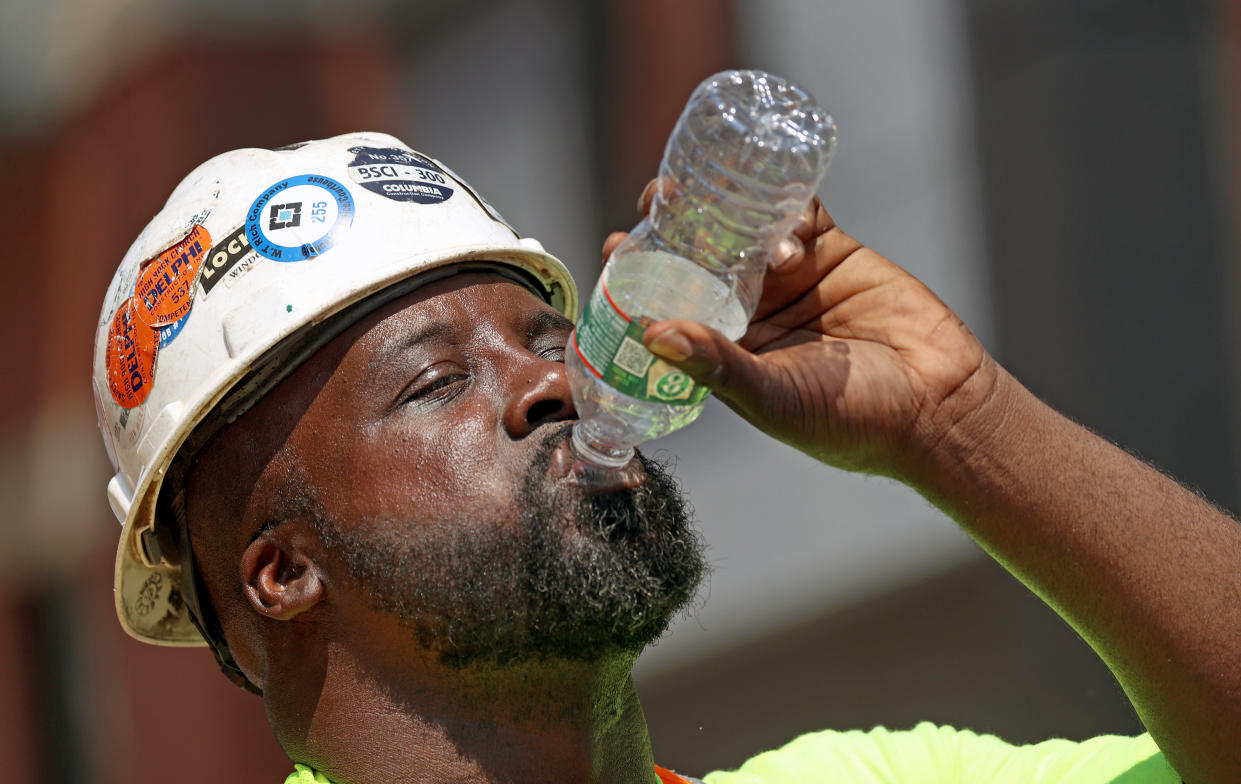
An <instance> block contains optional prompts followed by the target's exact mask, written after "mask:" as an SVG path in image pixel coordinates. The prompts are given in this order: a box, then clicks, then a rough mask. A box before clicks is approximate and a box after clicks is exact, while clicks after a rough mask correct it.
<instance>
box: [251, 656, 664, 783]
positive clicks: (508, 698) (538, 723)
mask: <svg viewBox="0 0 1241 784" xmlns="http://www.w3.org/2000/svg"><path fill="white" fill-rule="evenodd" d="M324 654H325V655H324V656H323V657H322V658H320V659H319V667H318V672H317V673H303V675H305V676H308V677H309V680H307V678H306V677H294V678H289V679H287V681H286V682H287V683H289V684H290V686H291V688H289V689H287V690H285V692H286V693H284V694H281V690H280V689H279V688H272V686H273V685H272V684H270V683H269V688H268V695H267V697H266V701H267V710H268V716H269V719H270V720H271V723H272V726H273V728H274V729H275V730H276V734H277V737H278V738H279V739H280V742H281V744H282V745H283V746H284V748H285V750H286V751H287V752H288V753H289V755H290V756H291V757H292V758H293V759H294V760H295V761H298V762H303V763H305V764H307V765H311V766H312V767H314V768H316V769H318V770H320V771H322V772H323V773H324V774H325V775H327V776H328V777H329V778H331V779H332V780H333V781H334V782H336V784H372V782H374V784H380V783H381V782H382V784H397V783H398V782H449V781H451V782H480V783H482V782H499V781H504V782H511V783H512V784H519V783H520V782H539V783H540V784H544V783H545V782H598V783H600V784H613V783H615V784H631V783H633V782H643V784H650V783H651V782H654V781H655V775H654V771H653V764H654V763H653V759H652V754H651V748H650V741H649V740H648V737H647V730H646V719H645V717H644V716H643V713H642V707H641V705H640V704H639V703H638V696H637V692H636V691H635V690H634V687H633V680H632V677H631V675H630V670H631V668H632V666H633V659H634V657H633V656H632V655H620V656H617V657H615V658H612V659H609V660H606V661H601V662H591V663H581V662H563V661H553V662H538V663H524V664H517V665H511V666H505V667H494V666H493V667H484V666H471V667H465V668H453V667H445V666H443V665H441V664H439V663H438V662H430V661H418V662H417V666H412V667H411V666H410V664H411V662H409V661H408V660H405V661H404V662H401V663H395V664H396V666H380V665H381V664H393V663H392V662H382V663H381V662H366V661H362V660H361V659H360V658H359V656H358V655H357V651H356V649H354V648H352V647H348V648H347V647H345V646H335V645H334V646H329V647H328V648H327V649H326V650H325V651H324ZM315 658H318V657H315ZM316 677H317V679H318V680H319V681H320V682H321V684H322V685H321V688H320V689H318V690H317V692H316V690H314V689H307V688H306V685H307V683H308V682H309V683H313V682H315V679H316Z"/></svg>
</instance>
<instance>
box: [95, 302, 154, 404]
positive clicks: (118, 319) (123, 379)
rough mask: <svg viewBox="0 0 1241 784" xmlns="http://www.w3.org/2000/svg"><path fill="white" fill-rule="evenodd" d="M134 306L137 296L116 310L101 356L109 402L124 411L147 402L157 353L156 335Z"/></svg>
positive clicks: (135, 305) (152, 381)
mask: <svg viewBox="0 0 1241 784" xmlns="http://www.w3.org/2000/svg"><path fill="white" fill-rule="evenodd" d="M136 303H137V297H130V298H129V299H127V300H125V301H124V302H122V303H121V306H120V308H118V309H117V311H116V315H115V316H113V317H112V326H111V327H109V328H108V345H107V348H106V349H105V353H104V366H105V367H106V368H107V371H108V388H109V389H110V390H111V392H112V399H113V400H115V401H116V402H117V404H118V405H120V406H123V407H124V408H134V407H135V406H138V405H140V404H141V403H142V401H144V400H146V399H147V395H148V394H150V392H151V384H153V383H154V382H155V353H156V351H158V350H159V335H158V334H156V332H155V328H154V327H151V326H149V325H148V324H145V323H143V321H142V319H140V318H138V314H137V310H138V307H137V304H136Z"/></svg>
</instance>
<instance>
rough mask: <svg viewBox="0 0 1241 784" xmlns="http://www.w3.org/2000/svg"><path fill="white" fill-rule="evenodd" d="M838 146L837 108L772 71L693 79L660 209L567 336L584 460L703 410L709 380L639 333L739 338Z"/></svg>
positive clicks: (666, 162) (614, 261) (616, 454)
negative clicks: (701, 329) (672, 361)
mask: <svg viewBox="0 0 1241 784" xmlns="http://www.w3.org/2000/svg"><path fill="white" fill-rule="evenodd" d="M835 146H836V126H835V124H834V123H833V122H832V118H831V116H830V115H828V114H827V112H825V111H824V110H823V109H822V107H820V106H819V105H818V103H816V102H815V100H814V98H813V97H811V96H810V94H809V93H807V92H806V91H805V90H803V89H801V88H799V87H797V86H796V85H794V84H791V83H789V82H787V81H785V80H784V79H781V78H780V77H778V76H773V75H772V74H769V73H765V72H763V71H725V72H723V73H719V74H716V75H715V76H712V77H710V78H708V79H707V80H706V81H704V82H703V83H702V84H700V85H699V86H698V88H697V89H695V90H694V92H693V94H692V95H691V96H690V99H689V103H688V104H687V105H686V107H685V110H684V111H683V112H682V113H681V117H680V119H679V120H678V121H677V125H676V128H675V129H674V130H673V132H672V136H671V137H670V138H669V139H668V146H667V147H666V148H665V150H664V159H663V162H662V163H661V164H660V167H659V175H660V185H659V187H658V188H657V189H656V193H655V197H654V200H653V201H652V203H651V210H650V215H649V216H648V217H647V218H646V219H644V220H643V221H642V222H641V223H639V224H638V225H637V227H635V228H634V230H633V231H632V232H630V234H629V237H628V238H626V239H625V241H624V242H622V243H621V244H620V245H619V246H618V247H617V248H616V250H615V251H613V252H612V255H611V257H610V258H609V260H608V263H607V265H606V266H605V267H604V270H603V275H602V276H601V277H600V279H599V283H598V285H597V286H596V287H595V290H594V292H593V293H592V294H591V297H590V300H589V301H588V302H587V303H586V306H585V308H584V309H583V312H582V317H581V318H580V319H579V320H578V323H577V328H576V329H575V330H574V331H573V335H572V337H570V339H569V345H568V351H567V360H566V362H567V364H568V372H569V383H570V385H571V387H572V391H573V400H574V403H575V404H576V406H577V411H578V415H579V416H580V418H581V419H580V421H579V422H578V423H577V424H576V425H575V426H574V428H573V439H572V442H573V447H574V451H575V452H576V453H577V456H578V457H579V458H580V459H581V460H584V461H585V462H586V463H588V464H590V465H592V466H594V467H597V468H607V469H620V468H622V467H623V466H625V465H626V464H627V463H629V461H630V460H631V459H632V457H633V454H634V452H633V447H634V446H635V445H637V444H639V443H641V442H643V441H647V440H649V439H652V438H657V437H659V436H662V435H665V434H667V433H670V432H672V431H673V430H677V429H679V428H681V427H684V426H685V425H688V424H689V423H691V422H693V421H694V420H695V419H696V418H697V417H698V415H699V414H700V413H701V412H702V406H703V400H704V399H705V398H706V397H707V390H706V388H705V387H702V386H700V385H697V384H695V383H694V382H693V381H692V379H690V378H689V376H688V375H686V374H685V373H684V372H683V371H681V370H678V369H676V368H675V367H673V366H671V365H669V364H667V363H665V362H663V361H662V360H660V359H658V358H657V357H655V356H654V355H653V354H651V353H650V352H649V351H647V350H646V348H645V347H644V346H643V345H642V333H643V332H644V331H645V329H646V326H647V325H648V324H650V323H651V322H654V321H658V320H660V319H666V318H683V319H691V320H693V321H697V322H700V323H703V324H706V325H707V326H710V327H714V328H715V329H717V330H719V331H720V332H722V333H724V334H725V335H727V336H728V337H729V338H731V339H732V340H736V339H738V338H740V337H741V335H742V334H744V333H745V330H746V326H747V325H748V324H749V321H750V317H751V316H752V315H753V314H754V309H755V307H757V305H758V299H759V296H760V295H761V293H762V281H763V274H764V272H765V271H766V267H767V259H768V258H769V256H770V252H771V250H772V248H773V246H774V245H775V244H776V243H778V242H779V241H780V240H781V239H783V238H784V237H787V236H788V235H789V234H790V233H791V232H792V230H793V227H794V226H795V225H796V222H797V219H798V217H799V216H800V215H801V213H802V211H803V210H804V209H805V207H806V204H807V203H809V201H810V199H811V198H812V197H813V196H814V192H815V189H816V188H817V187H818V185H819V181H820V180H822V178H823V175H824V173H825V172H826V171H827V165H828V163H829V161H830V159H831V156H832V152H833V150H834V148H835Z"/></svg>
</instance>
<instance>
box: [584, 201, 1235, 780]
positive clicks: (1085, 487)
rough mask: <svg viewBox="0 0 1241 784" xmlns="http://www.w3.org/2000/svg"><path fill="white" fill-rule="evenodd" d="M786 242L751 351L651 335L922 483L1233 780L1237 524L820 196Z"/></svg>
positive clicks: (820, 444) (803, 430)
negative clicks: (978, 326) (1055, 389)
mask: <svg viewBox="0 0 1241 784" xmlns="http://www.w3.org/2000/svg"><path fill="white" fill-rule="evenodd" d="M654 187H655V186H654V184H652V185H651V186H648V188H647V191H646V192H645V193H644V194H643V199H642V201H641V202H640V206H641V208H642V209H643V211H645V209H646V208H648V206H649V202H650V197H651V195H652V194H653V189H654ZM621 239H623V235H620V234H614V235H612V236H611V237H609V238H608V242H607V243H605V246H604V250H605V253H606V252H609V251H610V250H611V249H612V248H615V247H616V245H617V244H618V243H619V242H620V240H621ZM777 256H778V257H777V259H776V260H777V261H778V262H780V263H778V264H775V265H773V267H772V269H771V270H770V271H769V272H768V273H767V276H766V280H765V281H764V290H763V296H762V300H761V303H760V305H759V308H758V311H757V312H756V314H755V318H754V320H753V321H752V322H751V324H750V328H749V331H748V332H746V334H745V336H744V337H743V338H742V340H741V341H740V345H737V344H733V343H731V342H730V341H728V340H727V339H726V338H724V336H723V335H721V334H719V333H717V332H714V331H712V330H709V329H707V328H705V327H703V326H701V325H698V324H695V323H693V322H688V321H677V320H667V321H660V322H657V323H655V324H653V325H651V326H650V327H649V328H648V329H647V331H646V336H645V341H646V344H647V346H648V348H650V349H651V351H653V352H654V353H656V354H658V355H659V356H661V357H663V358H664V359H665V360H667V361H669V362H672V363H673V364H675V365H677V366H678V367H680V368H682V369H683V370H685V371H686V372H688V373H689V374H690V375H691V376H693V377H694V378H695V379H696V380H697V381H699V382H701V383H703V384H706V385H707V386H708V387H710V389H711V390H712V391H713V392H714V393H715V394H716V395H717V396H718V397H720V398H721V399H722V400H724V401H725V402H726V403H728V405H730V406H731V407H732V408H734V409H735V410H736V411H738V412H739V413H740V414H741V415H742V416H743V417H745V418H746V419H748V420H749V421H750V422H752V423H754V424H755V425H757V426H758V427H759V428H761V429H762V430H764V431H766V432H768V433H770V434H771V435H773V436H775V437H777V438H779V439H781V440H783V441H785V442H787V443H789V444H792V445H793V446H796V447H797V448H798V449H801V450H802V451H804V452H806V453H808V454H810V455H812V456H814V457H816V458H818V459H820V460H823V461H824V462H827V463H831V464H833V465H837V466H841V467H844V468H849V469H852V470H861V471H869V472H875V473H884V474H888V475H891V476H895V477H897V478H899V479H901V480H903V481H905V482H906V483H908V484H910V485H912V486H913V487H915V488H916V489H917V490H918V491H919V492H921V493H922V494H923V495H925V496H926V497H927V498H928V499H929V500H931V501H932V502H933V503H935V504H936V505H937V506H939V507H940V508H941V509H943V510H944V512H946V513H947V514H948V515H950V516H951V517H952V518H953V519H955V520H956V521H957V522H958V523H959V524H960V525H961V527H962V528H964V529H965V531H966V532H968V533H969V534H970V535H971V536H972V537H973V538H974V539H975V540H976V541H977V542H978V543H979V544H980V545H981V546H982V547H983V548H984V549H985V550H986V551H987V552H988V553H990V554H991V555H992V556H993V557H995V558H996V559H997V560H998V561H999V562H1000V563H1002V564H1003V565H1004V566H1005V567H1006V568H1007V569H1008V570H1009V571H1011V572H1012V573H1013V574H1014V575H1016V576H1017V577H1018V578H1019V579H1020V580H1021V581H1022V582H1023V583H1025V584H1026V585H1027V586H1028V587H1029V588H1030V589H1031V590H1033V591H1035V592H1036V593H1038V594H1039V596H1041V597H1042V598H1043V599H1044V600H1045V601H1046V602H1047V603H1048V604H1049V605H1051V607H1052V608H1053V609H1055V610H1056V611H1057V612H1058V613H1059V614H1060V615H1061V616H1062V617H1063V618H1064V619H1065V620H1066V621H1068V622H1069V623H1070V624H1071V625H1072V626H1073V627H1074V628H1075V629H1077V631H1078V632H1079V633H1080V634H1081V635H1082V637H1083V638H1084V639H1085V640H1086V641H1087V642H1088V643H1089V644H1090V645H1091V647H1093V648H1094V649H1095V651H1096V652H1097V653H1098V654H1099V655H1100V656H1101V657H1102V658H1103V660H1104V661H1105V662H1106V663H1107V664H1108V666H1109V667H1110V668H1111V669H1112V672H1113V673H1115V675H1116V677H1117V679H1118V680H1119V681H1120V683H1121V685H1122V686H1123V687H1124V689H1125V691H1126V693H1127V694H1128V695H1129V698H1130V699H1131V700H1132V702H1133V705H1134V707H1135V708H1136V709H1137V712H1138V715H1139V716H1141V718H1142V721H1143V722H1144V723H1145V724H1146V727H1147V728H1148V729H1149V730H1150V733H1151V735H1152V736H1153V737H1154V739H1155V742H1156V743H1158V745H1159V747H1160V749H1161V750H1162V751H1163V752H1164V754H1165V755H1166V758H1167V760H1168V761H1169V762H1170V763H1171V764H1172V766H1173V767H1174V768H1175V769H1176V770H1177V772H1178V773H1179V774H1180V775H1181V776H1182V777H1183V778H1184V779H1185V781H1187V782H1190V783H1191V784H1215V783H1216V782H1218V783H1219V784H1236V782H1238V781H1241V526H1239V525H1238V524H1237V522H1236V521H1235V520H1233V519H1231V518H1229V517H1228V516H1227V515H1226V514H1223V513H1222V512H1220V511H1219V510H1218V509H1215V508H1214V507H1212V506H1211V505H1210V504H1209V503H1207V502H1205V501H1204V500H1202V499H1201V498H1199V497H1197V496H1196V495H1195V494H1194V493H1192V492H1189V491H1188V490H1186V489H1185V488H1183V487H1181V486H1179V485H1178V484H1176V483H1175V482H1173V481H1172V480H1170V479H1168V478H1167V477H1165V476H1163V475H1162V474H1160V473H1159V472H1158V471H1156V470H1154V469H1153V468H1151V467H1150V466H1147V465H1145V464H1144V463H1142V462H1141V461H1139V460H1137V459H1135V458H1134V457H1133V456H1131V455H1129V454H1127V453H1126V452H1124V451H1122V450H1121V449H1118V448H1117V447H1115V446H1113V445H1112V444H1109V443H1108V442H1106V441H1104V440H1103V439H1100V438H1098V437H1097V436H1095V435H1094V434H1092V433H1090V432H1089V431H1088V430H1086V429H1085V428H1082V427H1080V426H1079V425H1077V424H1075V423H1073V422H1070V421H1069V420H1067V419H1065V418H1064V417H1062V416H1060V415H1059V414H1057V413H1056V412H1055V411H1053V410H1052V409H1051V408H1049V407H1048V406H1046V405H1044V404H1043V403H1042V402H1041V401H1039V400H1038V399H1037V398H1035V397H1034V395H1032V394H1030V392H1029V391H1028V390H1026V389H1025V388H1024V387H1022V386H1021V384H1020V383H1018V382H1017V381H1016V380H1015V379H1014V378H1013V377H1012V376H1010V375H1009V374H1008V373H1006V372H1005V371H1004V370H1003V369H1002V368H1000V367H999V366H998V365H997V364H996V363H995V361H994V360H993V359H992V358H991V357H990V356H989V355H988V354H987V353H986V352H985V351H984V350H983V349H982V347H981V346H980V345H979V343H978V341H977V340H976V339H975V338H974V336H973V335H972V334H971V333H970V331H969V330H968V329H966V327H965V325H964V324H962V323H961V320H960V319H959V318H957V317H956V316H955V315H954V314H953V313H952V312H951V311H950V310H949V309H948V308H947V307H946V306H945V305H944V304H943V303H942V302H940V301H939V300H938V299H937V298H936V297H935V295H933V294H932V293H931V292H930V291H929V290H927V288H926V287H925V286H923V285H922V284H921V283H919V282H918V281H916V280H914V279H913V278H912V277H911V276H910V275H909V274H908V273H906V272H905V271H904V270H902V269H900V268H899V267H897V266H896V265H895V264H893V263H892V262H890V261H888V260H887V259H885V258H883V257H882V256H880V255H879V254H877V253H874V252H873V251H870V250H868V249H866V248H864V247H862V246H861V245H860V244H859V243H858V242H856V241H855V240H853V239H851V238H850V237H848V236H847V235H845V234H844V233H843V232H841V231H840V229H838V228H837V227H836V226H835V225H834V224H833V222H832V220H831V218H830V217H829V216H828V215H827V213H826V212H825V211H824V210H823V208H822V206H821V205H820V204H819V203H818V202H817V200H816V201H815V202H814V203H813V204H812V205H811V209H810V210H808V211H807V213H806V215H805V216H804V219H803V220H802V222H801V224H800V225H799V226H798V228H797V230H796V232H795V236H794V237H793V238H792V239H791V240H789V241H787V242H786V243H785V245H784V247H783V249H782V252H781V253H779V254H777Z"/></svg>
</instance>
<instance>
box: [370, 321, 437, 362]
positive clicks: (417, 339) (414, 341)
mask: <svg viewBox="0 0 1241 784" xmlns="http://www.w3.org/2000/svg"><path fill="white" fill-rule="evenodd" d="M455 333H456V329H455V328H454V327H453V325H452V324H449V323H447V322H443V321H437V322H435V323H433V324H428V325H427V326H425V327H423V328H422V329H420V330H418V331H416V332H414V333H412V334H409V335H401V336H398V337H393V338H392V339H391V340H385V341H384V342H383V345H381V346H380V347H379V348H378V349H377V350H376V351H375V355H374V356H373V357H371V360H370V362H368V363H367V375H368V376H369V375H372V374H373V373H375V372H376V371H378V370H379V369H380V368H382V367H383V366H384V365H385V364H387V363H388V362H389V361H391V359H392V358H393V357H395V356H396V355H397V354H399V353H401V352H402V351H404V350H406V349H407V348H410V347H411V346H416V345H419V344H420V343H427V342H429V341H433V340H438V341H446V340H447V339H449V338H450V337H452V336H453V335H454V334H455Z"/></svg>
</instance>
